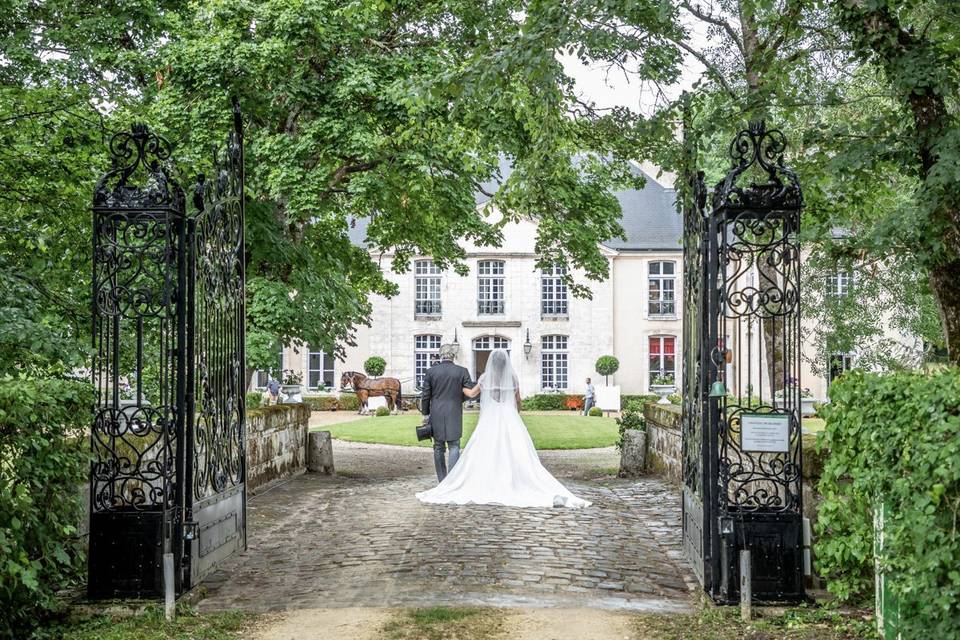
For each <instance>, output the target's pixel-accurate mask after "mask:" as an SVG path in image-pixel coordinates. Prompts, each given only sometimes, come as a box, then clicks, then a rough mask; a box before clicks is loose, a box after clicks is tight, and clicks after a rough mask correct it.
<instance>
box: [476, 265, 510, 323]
mask: <svg viewBox="0 0 960 640" xmlns="http://www.w3.org/2000/svg"><path fill="white" fill-rule="evenodd" d="M477 267H478V268H477V273H478V275H479V278H478V280H477V313H479V314H481V315H485V314H497V313H503V311H504V295H503V261H502V260H481V261H480V263H479V264H478V265H477Z"/></svg>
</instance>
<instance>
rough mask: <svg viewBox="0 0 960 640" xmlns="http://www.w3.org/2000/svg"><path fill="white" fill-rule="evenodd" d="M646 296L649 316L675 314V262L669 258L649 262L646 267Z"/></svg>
mask: <svg viewBox="0 0 960 640" xmlns="http://www.w3.org/2000/svg"><path fill="white" fill-rule="evenodd" d="M648 270H649V272H648V275H649V277H648V279H647V283H648V288H647V298H648V300H649V313H650V315H651V316H672V315H675V314H676V298H675V293H676V288H675V285H676V281H677V280H676V263H675V262H671V261H669V260H657V261H654V262H651V263H650V265H649V267H648Z"/></svg>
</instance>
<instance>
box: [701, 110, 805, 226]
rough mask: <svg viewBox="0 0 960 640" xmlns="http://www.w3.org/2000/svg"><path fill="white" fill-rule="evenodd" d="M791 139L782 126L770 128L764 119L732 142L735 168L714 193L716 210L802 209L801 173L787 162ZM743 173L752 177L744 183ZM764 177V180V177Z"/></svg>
mask: <svg viewBox="0 0 960 640" xmlns="http://www.w3.org/2000/svg"><path fill="white" fill-rule="evenodd" d="M786 148H787V140H786V137H785V136H784V135H783V133H782V132H781V131H780V130H778V129H771V130H769V131H768V130H767V128H766V125H765V123H764V122H763V121H759V122H752V123H750V126H749V127H748V128H747V129H744V130H743V131H740V133H738V134H737V136H736V137H735V138H734V139H733V141H732V142H731V143H730V150H729V154H730V158H731V159H732V160H733V162H734V168H733V169H732V170H731V171H730V172H729V173H728V174H727V175H726V177H725V178H724V179H723V180H722V181H721V182H720V183H719V184H717V188H716V190H715V191H714V194H713V208H714V210H717V209H720V208H727V209H730V210H734V209H758V210H771V209H784V208H786V209H799V208H800V207H802V206H803V193H802V192H801V190H800V182H799V181H798V180H797V174H796V173H794V172H793V171H792V170H791V169H788V168H787V167H786V166H785V165H784V163H783V153H784V151H786ZM741 176H750V177H751V178H752V179H751V180H750V182H749V184H747V185H746V186H741V185H739V184H738V183H739V182H740V178H741ZM761 180H762V181H761Z"/></svg>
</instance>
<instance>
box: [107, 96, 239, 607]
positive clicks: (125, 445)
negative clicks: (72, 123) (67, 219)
mask: <svg viewBox="0 0 960 640" xmlns="http://www.w3.org/2000/svg"><path fill="white" fill-rule="evenodd" d="M234 125H235V126H234V130H233V131H232V132H231V133H230V135H229V136H228V138H227V144H226V146H225V147H224V148H223V149H221V150H219V151H216V152H215V153H214V157H213V171H212V172H211V173H210V174H209V175H210V176H211V177H210V178H209V179H208V178H207V177H205V176H200V177H199V178H198V180H197V182H196V184H195V185H194V188H193V200H192V204H193V205H194V206H195V209H196V210H195V211H192V212H190V213H189V214H188V211H187V208H186V207H187V203H186V198H185V196H184V192H183V190H182V189H181V188H180V185H179V184H178V182H177V180H175V179H174V177H173V175H174V173H173V171H172V165H171V164H170V155H171V154H170V145H169V144H168V143H167V141H166V140H164V139H163V138H161V137H159V136H157V135H155V134H153V133H152V132H151V131H150V130H149V129H148V128H147V127H145V126H142V125H136V126H134V127H133V129H132V130H131V131H129V132H124V133H120V134H117V135H116V136H114V138H113V139H112V140H111V143H110V152H111V154H112V156H113V158H112V159H113V166H112V168H111V169H110V170H109V171H108V172H106V173H105V174H104V175H103V176H102V177H101V178H100V180H99V181H98V182H97V185H96V188H95V191H94V197H93V213H94V230H93V245H94V247H93V263H94V264H93V274H94V277H93V321H94V347H95V356H94V366H93V382H94V385H95V386H96V388H97V390H98V392H99V399H98V406H97V408H96V410H95V412H94V417H93V422H92V428H91V445H92V448H93V453H94V460H93V462H92V464H91V474H90V483H91V501H90V506H91V517H90V523H91V524H90V529H91V537H90V539H91V543H90V576H91V579H90V581H89V582H88V584H89V591H90V594H91V595H94V596H107V597H115V596H133V597H143V596H144V595H158V592H157V591H156V589H157V586H158V585H160V584H161V578H160V575H161V573H162V571H161V567H160V566H159V563H156V562H153V561H152V560H153V559H155V558H159V555H158V551H157V550H158V549H159V548H161V547H162V549H163V552H164V553H171V554H172V555H173V556H174V558H175V563H176V571H175V581H176V585H177V589H182V588H189V587H190V586H191V585H192V584H195V583H196V581H198V580H200V579H201V578H202V576H203V575H205V574H206V573H209V571H211V570H212V569H213V567H214V566H215V565H216V563H217V562H218V561H219V560H222V559H223V558H224V557H226V556H227V555H229V554H230V553H231V552H232V551H236V550H237V549H240V548H243V546H244V545H245V540H246V532H245V531H246V525H245V504H246V502H245V500H246V497H245V491H244V481H245V473H246V470H245V459H244V451H245V448H244V421H245V417H244V388H243V386H244V380H245V377H244V374H245V366H244V345H243V342H244V265H243V260H244V235H243V212H244V207H243V141H242V130H241V128H240V114H239V110H238V109H237V108H236V106H235V107H234ZM134 560H135V561H136V562H133V561H134ZM131 563H132V566H128V565H131Z"/></svg>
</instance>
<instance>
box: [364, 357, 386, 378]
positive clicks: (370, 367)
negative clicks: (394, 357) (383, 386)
mask: <svg viewBox="0 0 960 640" xmlns="http://www.w3.org/2000/svg"><path fill="white" fill-rule="evenodd" d="M363 370H364V372H366V374H367V375H368V376H370V377H371V378H379V377H380V376H382V375H383V372H384V371H386V370H387V361H386V360H384V359H383V358H381V357H380V356H370V357H369V358H367V359H366V361H364V363H363Z"/></svg>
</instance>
